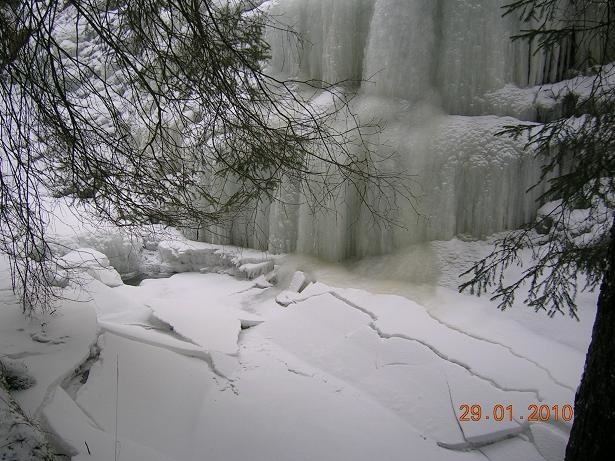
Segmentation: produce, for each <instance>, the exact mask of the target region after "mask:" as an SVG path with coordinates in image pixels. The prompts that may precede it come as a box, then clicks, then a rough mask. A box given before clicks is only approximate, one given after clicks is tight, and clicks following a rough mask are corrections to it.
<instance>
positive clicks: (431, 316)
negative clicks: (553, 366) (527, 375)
mask: <svg viewBox="0 0 615 461" xmlns="http://www.w3.org/2000/svg"><path fill="white" fill-rule="evenodd" d="M425 312H426V313H427V315H429V317H430V318H431V319H432V320H434V321H435V322H437V323H439V324H440V325H442V326H444V327H446V328H449V329H451V330H453V331H456V332H457V333H460V334H462V335H465V336H467V337H469V338H472V339H475V340H477V341H483V342H486V343H488V344H493V345H494V346H500V347H503V348H504V349H506V350H507V351H508V352H509V353H510V354H511V355H514V356H515V357H517V358H519V359H522V360H526V361H527V362H529V363H531V364H532V365H534V366H536V367H537V368H540V369H541V370H542V371H544V372H545V373H546V374H547V375H548V376H549V378H550V379H551V381H553V382H554V383H555V384H557V385H559V386H561V387H564V388H566V389H568V390H569V391H571V392H576V389H575V388H573V387H572V386H569V385H567V384H565V383H563V382H561V381H560V380H558V379H557V378H556V377H554V376H553V374H552V373H551V371H550V370H549V369H548V368H546V367H544V366H543V365H541V364H540V363H538V362H537V361H535V360H533V359H531V358H529V357H526V356H524V355H521V354H519V353H518V352H515V351H514V350H513V348H512V347H511V346H507V345H506V344H502V343H500V342H497V341H494V340H492V339H488V338H483V337H480V336H475V335H473V334H470V333H468V332H466V331H463V330H461V329H460V328H457V327H455V326H453V325H449V324H448V323H446V322H444V321H442V320H440V319H438V318H436V317H434V316H433V315H431V314H430V313H429V312H428V311H427V310H425Z"/></svg>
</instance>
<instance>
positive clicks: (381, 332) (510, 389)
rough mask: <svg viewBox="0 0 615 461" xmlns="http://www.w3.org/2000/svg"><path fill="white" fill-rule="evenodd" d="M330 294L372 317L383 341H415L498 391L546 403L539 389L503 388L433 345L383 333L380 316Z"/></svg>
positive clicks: (372, 326) (407, 337)
mask: <svg viewBox="0 0 615 461" xmlns="http://www.w3.org/2000/svg"><path fill="white" fill-rule="evenodd" d="M329 294H331V295H332V296H334V297H335V298H337V299H339V300H340V301H342V302H344V303H346V304H347V305H348V306H350V307H352V308H354V309H357V310H359V311H360V312H363V313H364V314H366V315H367V316H368V317H370V318H371V319H372V322H370V323H369V327H370V328H371V329H372V330H374V331H375V332H376V334H377V335H378V336H379V337H380V338H382V339H391V338H399V339H404V340H407V341H413V342H416V343H418V344H421V345H423V346H425V347H427V348H428V349H429V350H431V352H433V353H434V354H435V355H437V356H438V357H439V358H441V359H442V360H445V361H447V362H449V363H452V364H453V365H457V366H459V367H461V368H463V369H464V370H466V371H467V372H468V373H470V374H471V375H472V376H474V377H476V378H478V379H481V380H483V381H485V382H487V383H489V384H490V385H491V386H493V387H495V388H496V389H498V390H500V391H503V392H528V393H532V394H534V395H535V396H536V399H537V401H539V402H542V401H544V399H543V398H542V397H541V396H540V391H539V390H538V389H533V388H509V387H505V386H502V385H501V384H499V383H497V382H496V381H495V380H493V379H492V378H489V377H487V376H483V375H481V374H479V373H477V372H475V371H474V370H472V367H471V366H469V365H467V364H465V363H463V362H460V361H458V360H456V359H454V358H451V357H449V356H447V355H446V354H444V353H443V352H441V351H439V350H438V349H437V348H436V347H434V346H433V345H431V344H429V343H427V342H424V341H421V340H419V339H416V338H411V337H409V336H406V335H403V334H400V333H392V334H389V333H385V332H384V331H382V330H381V329H380V328H378V326H377V325H376V322H377V321H378V316H377V315H376V314H374V313H373V312H371V311H369V310H368V309H366V308H364V307H361V306H359V305H357V304H355V303H353V302H352V301H350V300H348V299H346V298H344V297H343V296H342V295H340V294H339V293H336V292H330V293H329Z"/></svg>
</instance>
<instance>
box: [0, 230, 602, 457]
mask: <svg viewBox="0 0 615 461" xmlns="http://www.w3.org/2000/svg"><path fill="white" fill-rule="evenodd" d="M99 241H100V242H103V243H104V242H108V241H109V239H108V238H101V239H99ZM120 241H121V239H118V242H120ZM80 243H83V242H80V241H78V240H77V241H74V242H73V246H76V245H79V244H80ZM90 243H92V244H93V245H92V246H96V243H97V240H96V239H93V240H91V242H90ZM129 246H130V245H124V246H123V245H122V244H116V245H115V246H114V248H115V249H117V248H128V247H129ZM146 246H147V247H149V248H150V250H144V251H146V252H149V253H148V255H147V257H144V258H142V260H141V263H142V265H143V267H147V268H149V270H152V267H154V266H157V267H158V268H159V269H160V268H166V269H163V270H161V272H165V271H169V270H175V271H176V270H179V269H182V270H185V271H186V272H183V273H179V274H176V275H173V276H172V277H169V278H158V279H147V280H144V281H143V282H142V283H141V284H140V285H139V286H130V285H124V284H118V277H117V276H116V275H117V273H116V272H115V270H114V269H113V268H112V267H110V266H109V261H108V258H106V257H105V256H104V255H100V254H99V253H96V252H95V251H91V250H86V249H81V250H79V251H78V252H76V253H75V252H73V253H69V254H68V255H66V256H64V261H68V262H70V263H71V264H67V266H69V265H70V268H69V270H70V271H73V275H74V273H77V272H78V273H79V278H78V279H75V278H74V277H73V280H77V281H78V282H79V283H74V282H71V283H70V284H68V286H67V287H66V288H64V289H63V295H64V298H65V299H63V300H61V301H59V305H58V306H57V309H56V312H55V314H53V315H42V314H38V315H37V316H35V317H33V318H32V319H29V320H27V319H24V318H23V316H22V315H21V313H20V310H19V306H18V305H17V303H16V302H15V299H14V298H13V295H12V294H11V293H10V290H8V283H9V278H8V273H7V272H6V267H3V273H2V276H1V282H2V290H1V291H0V293H1V294H2V299H1V300H0V303H1V306H0V354H1V355H0V360H2V359H5V360H6V358H10V359H13V360H18V361H20V362H22V363H23V364H25V365H26V366H27V369H28V372H29V374H30V375H31V376H32V377H34V378H35V380H36V384H35V385H34V386H33V387H31V388H30V389H27V390H23V391H17V392H14V393H13V395H14V397H15V399H16V401H17V402H18V403H19V404H20V405H21V407H22V409H23V410H24V412H25V414H26V415H29V416H31V417H32V418H33V419H35V420H39V421H40V422H41V424H42V425H43V428H44V429H45V430H46V431H48V432H49V433H50V434H52V435H53V442H54V446H55V447H56V449H57V450H58V451H59V452H60V453H62V454H64V455H67V456H70V457H72V459H74V460H81V459H83V460H86V459H87V460H92V459H93V460H96V459H99V460H105V461H107V460H109V459H114V456H115V453H114V450H117V456H118V458H117V459H120V460H126V461H128V460H133V461H140V460H177V461H180V460H181V461H189V460H202V459H208V460H224V461H232V460H246V459H250V460H263V461H265V460H267V461H270V460H302V459H304V460H328V459H330V460H353V461H354V460H374V459H386V460H395V459H400V460H402V459H404V460H407V459H417V460H425V461H429V460H434V461H439V460H464V459H467V460H472V459H476V460H484V459H486V458H487V459H490V460H492V461H507V460H519V459H523V460H528V461H531V460H536V461H542V460H547V461H551V460H553V461H555V460H561V459H563V453H564V448H565V444H566V440H567V432H568V430H569V428H570V422H566V421H563V419H562V409H563V407H564V406H565V405H569V404H572V403H573V401H574V392H575V389H576V387H577V385H578V383H579V380H580V374H581V372H582V367H583V362H584V356H585V351H586V349H587V346H588V342H589V337H590V332H591V325H592V320H593V316H594V312H595V311H594V305H595V301H596V299H595V298H596V296H595V294H583V295H582V297H581V299H580V303H581V309H580V312H581V322H575V321H573V320H570V319H567V318H555V319H549V318H546V317H545V316H544V315H541V314H535V313H534V312H533V311H530V310H529V309H528V308H527V307H525V308H524V307H523V306H522V305H519V306H516V308H514V309H511V310H509V311H505V312H500V311H498V310H497V309H496V308H495V306H494V305H493V303H491V302H489V301H488V300H486V299H483V298H475V297H471V296H469V295H462V294H459V293H457V292H456V291H455V290H454V289H453V288H454V286H455V284H456V283H457V282H456V280H455V277H454V274H458V273H459V272H461V270H460V269H462V268H463V267H465V265H466V264H467V263H468V262H469V261H470V260H471V259H472V258H475V257H476V256H479V255H481V254H482V253H484V252H485V251H486V250H487V249H488V247H489V246H488V244H487V243H485V242H462V241H460V240H451V241H448V242H433V243H430V244H425V245H421V246H417V247H412V248H409V249H408V250H407V251H406V252H400V253H398V254H396V255H395V256H389V257H380V258H372V259H368V260H363V261H359V262H356V263H349V264H346V265H344V266H341V265H331V264H325V263H322V262H319V261H317V260H310V259H306V258H301V257H296V256H295V257H286V258H284V257H282V258H278V259H277V260H276V261H275V263H276V269H275V277H274V276H273V274H272V273H270V272H269V271H270V270H271V269H272V268H273V264H274V261H271V260H268V255H265V254H260V256H259V254H258V253H257V252H254V251H250V250H245V251H241V250H239V249H237V248H225V247H215V246H212V245H207V244H199V243H193V242H186V241H182V240H179V239H176V240H174V241H166V242H165V241H158V242H151V241H150V242H148V243H147V245H146ZM98 247H99V249H101V250H102V251H103V252H104V251H105V248H106V249H107V251H111V250H110V249H109V248H108V245H107V247H105V245H104V244H102V243H101V244H99V245H98ZM132 248H134V247H132ZM88 255H90V256H88ZM212 255H213V256H212ZM118 260H121V258H120V259H118ZM93 261H97V262H98V263H99V266H100V267H98V268H95V269H94V268H93ZM76 262H77V263H78V264H76ZM169 264H171V266H172V267H173V269H169V267H171V266H169ZM246 265H247V267H246ZM224 266H225V267H224ZM212 268H213V269H214V270H215V272H211V273H207V272H206V271H207V270H208V269H212ZM241 268H243V269H241ZM229 272H230V273H231V274H234V275H235V277H234V276H232V275H229ZM266 272H269V273H268V275H267V277H266V276H264V275H261V276H259V274H261V273H263V274H264V273H266ZM512 275H514V274H512ZM251 277H252V278H251ZM276 281H277V283H276ZM270 282H272V283H270ZM118 285H119V286H118ZM466 405H467V406H468V408H472V406H473V405H480V406H481V410H482V413H481V415H480V418H479V421H472V420H470V421H461V419H462V418H461V417H462V414H463V408H464V406H466ZM499 405H501V406H502V407H503V408H502V407H500V406H499ZM531 405H539V406H540V405H548V406H549V407H550V413H551V418H550V419H549V420H548V421H544V422H529V421H528V417H529V416H530V413H531V411H530V406H531ZM554 406H557V408H558V412H559V415H558V416H557V418H556V416H555V410H554V409H553V407H554ZM477 408H478V407H476V406H475V407H473V409H474V411H476V409H477ZM494 409H496V412H495V413H494ZM500 410H503V411H504V415H503V416H504V418H503V419H504V420H503V421H496V420H495V419H496V417H497V416H499V415H500V414H499V413H497V412H498V411H500ZM510 412H512V418H509V414H510ZM469 416H471V414H469ZM511 419H512V420H511ZM556 419H557V420H556ZM0 445H1V444H0ZM15 459H19V458H15Z"/></svg>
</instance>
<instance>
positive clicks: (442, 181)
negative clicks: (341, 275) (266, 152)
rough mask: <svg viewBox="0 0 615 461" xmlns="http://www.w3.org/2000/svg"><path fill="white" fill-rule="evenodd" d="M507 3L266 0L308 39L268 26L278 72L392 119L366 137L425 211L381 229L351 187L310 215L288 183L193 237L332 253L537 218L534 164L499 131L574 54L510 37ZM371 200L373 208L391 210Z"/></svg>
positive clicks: (536, 107)
mask: <svg viewBox="0 0 615 461" xmlns="http://www.w3.org/2000/svg"><path fill="white" fill-rule="evenodd" d="M504 3H505V2H503V1H501V2H500V1H498V0H439V1H438V0H274V1H270V2H265V3H264V4H263V6H262V8H265V9H266V10H267V11H268V14H269V15H270V17H271V18H273V20H274V21H275V22H276V23H277V24H278V25H279V24H282V25H285V26H288V27H290V28H292V29H293V30H294V31H296V32H297V33H298V37H300V40H301V43H302V46H300V45H299V43H298V41H297V38H296V37H293V36H291V35H289V34H288V33H287V32H284V31H280V30H279V29H278V28H271V30H270V31H269V32H268V37H267V38H268V40H269V42H270V44H271V60H270V64H269V72H272V73H275V74H280V75H283V76H286V77H292V78H298V79H303V80H309V79H314V80H323V81H327V82H341V83H340V87H342V88H344V89H345V91H351V92H356V93H357V97H355V99H354V102H353V103H352V104H353V105H352V109H353V111H355V113H356V114H357V115H358V117H359V118H360V119H362V120H369V119H371V118H372V117H375V118H377V119H378V120H380V121H382V122H383V123H384V124H385V127H386V128H385V129H384V130H383V131H382V132H381V133H379V134H378V135H374V137H373V139H371V140H370V141H371V142H373V143H375V145H377V147H376V150H377V151H378V152H379V153H381V154H382V155H383V156H388V155H390V156H391V158H390V159H389V160H388V161H387V168H391V169H392V171H407V172H408V173H410V174H411V175H412V178H411V179H409V181H411V184H409V185H410V187H411V189H412V190H413V191H414V193H415V194H416V196H417V199H418V200H417V210H414V209H412V207H410V206H409V205H408V206H406V205H404V202H403V201H402V202H399V204H400V205H401V206H400V208H399V209H398V210H397V212H396V216H395V219H396V220H397V221H398V222H399V223H401V224H402V226H399V227H398V226H388V225H384V224H379V223H377V222H374V221H373V219H372V218H373V217H372V216H371V214H370V213H369V212H368V211H367V209H366V207H365V206H362V205H361V204H360V201H359V200H358V199H357V197H355V196H353V193H352V191H350V192H346V194H344V195H343V196H341V197H337V198H334V199H332V201H331V202H330V208H331V210H329V211H318V212H316V213H314V212H313V211H312V210H311V209H310V206H309V204H308V203H307V202H306V200H305V199H304V198H302V196H301V194H300V192H299V191H298V190H297V188H296V187H294V185H293V184H292V183H290V182H289V184H286V185H284V186H283V187H282V188H281V190H280V191H278V195H279V198H280V200H279V201H275V202H273V203H267V204H261V205H260V206H259V208H258V210H257V211H256V212H255V213H254V214H253V215H251V216H249V217H246V218H245V219H236V220H234V221H233V222H232V223H229V224H228V225H225V226H220V228H218V229H215V230H214V231H211V230H209V231H207V232H205V233H201V234H200V235H199V236H198V238H199V239H204V240H209V241H214V242H215V243H233V244H237V245H244V246H252V247H257V248H260V249H267V250H270V251H273V252H295V251H296V252H301V253H307V254H312V255H316V256H319V257H322V258H325V259H328V260H334V261H336V260H342V259H346V258H352V257H361V256H366V255H370V254H380V253H386V252H390V251H392V250H394V249H396V248H400V247H403V246H406V245H409V244H413V243H417V242H422V241H428V240H435V239H450V238H452V237H453V236H455V235H458V234H466V235H469V236H472V237H477V238H480V237H485V236H487V235H489V234H491V233H494V232H498V231H501V230H505V229H510V228H515V227H517V226H519V225H521V224H523V223H526V222H529V221H531V220H532V219H533V215H534V213H535V210H536V208H537V203H536V202H535V199H536V197H537V196H538V194H539V193H540V191H538V190H535V191H533V192H532V193H530V194H526V190H527V189H528V188H529V187H530V186H532V185H533V184H534V183H535V182H536V181H537V180H538V175H539V168H538V165H537V164H536V160H534V159H533V158H532V156H531V155H530V154H529V153H527V152H524V150H523V143H524V142H523V140H518V141H515V140H512V139H510V138H507V137H496V136H494V134H495V133H496V132H498V131H500V130H501V129H502V128H503V127H504V126H506V125H514V124H516V123H518V122H519V119H522V120H530V121H534V120H537V119H538V118H539V114H540V111H541V106H540V100H539V99H540V98H538V97H537V94H538V89H537V88H532V87H534V86H535V85H540V84H543V83H547V82H552V81H556V80H558V79H561V75H562V73H563V70H564V66H565V63H564V62H563V58H562V57H561V56H560V55H562V56H564V55H566V50H563V49H556V50H554V51H553V52H552V53H551V54H550V55H548V56H547V55H545V54H544V53H543V54H535V53H533V52H532V50H531V49H530V47H529V46H528V45H527V44H525V43H520V42H514V43H513V42H512V41H511V40H510V36H511V35H513V34H514V33H515V32H517V31H518V30H519V27H520V24H519V21H518V19H516V18H514V17H512V16H505V17H502V9H501V6H502V5H503V4H504ZM542 109H544V108H542ZM340 122H341V123H343V121H340ZM372 199H373V200H374V201H373V203H372V206H373V208H375V209H376V210H377V211H382V213H383V214H386V213H389V212H390V211H389V210H388V209H384V208H383V209H382V210H379V209H378V207H379V206H380V201H379V200H378V198H377V197H375V198H374V197H372ZM417 211H418V214H417ZM193 237H194V236H193Z"/></svg>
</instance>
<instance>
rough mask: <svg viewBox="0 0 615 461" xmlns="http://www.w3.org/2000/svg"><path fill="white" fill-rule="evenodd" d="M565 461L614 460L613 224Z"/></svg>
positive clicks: (614, 273) (614, 304)
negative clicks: (606, 262)
mask: <svg viewBox="0 0 615 461" xmlns="http://www.w3.org/2000/svg"><path fill="white" fill-rule="evenodd" d="M574 412H575V417H574V423H573V426H572V431H571V432H570V439H569V440H568V447H567V448H566V461H600V460H611V459H615V224H614V225H613V227H612V228H611V243H610V245H609V253H608V268H607V271H606V274H605V276H604V279H603V281H602V286H601V287H600V297H599V298H598V310H597V313H596V321H595V323H594V329H593V332H592V340H591V344H590V346H589V350H588V351H587V357H586V359H585V371H584V372H583V378H582V380H581V385H580V386H579V389H578V390H577V395H576V398H575V404H574Z"/></svg>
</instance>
